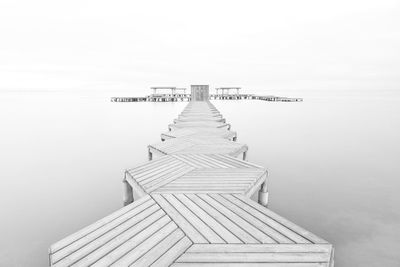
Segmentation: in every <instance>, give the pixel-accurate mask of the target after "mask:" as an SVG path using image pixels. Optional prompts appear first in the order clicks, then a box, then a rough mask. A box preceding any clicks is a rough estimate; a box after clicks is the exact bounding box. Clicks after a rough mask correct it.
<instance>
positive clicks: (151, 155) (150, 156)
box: [149, 148, 153, 160]
mask: <svg viewBox="0 0 400 267" xmlns="http://www.w3.org/2000/svg"><path fill="white" fill-rule="evenodd" d="M149 160H153V153H151V151H150V148H149Z"/></svg>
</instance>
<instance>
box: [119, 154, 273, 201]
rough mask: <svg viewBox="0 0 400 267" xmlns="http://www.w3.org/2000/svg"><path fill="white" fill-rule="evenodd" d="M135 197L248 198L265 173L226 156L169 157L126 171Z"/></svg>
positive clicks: (263, 179) (247, 163) (257, 167)
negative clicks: (215, 195)
mask: <svg viewBox="0 0 400 267" xmlns="http://www.w3.org/2000/svg"><path fill="white" fill-rule="evenodd" d="M126 179H127V182H128V183H129V184H130V185H131V186H132V188H133V190H134V191H135V194H136V195H143V193H142V192H145V193H147V194H150V193H154V192H164V193H165V192H169V193H172V192H176V193H179V192H192V193H193V192H196V193H201V192H215V193H224V192H227V193H228V192H229V193H241V194H244V195H246V196H249V197H250V196H251V195H253V194H254V193H255V191H256V190H257V189H258V188H259V187H260V185H261V184H262V183H264V182H265V181H266V179H267V170H266V169H265V168H262V167H259V166H257V165H254V164H251V163H249V162H246V161H243V160H239V159H236V158H233V157H230V156H227V155H221V154H215V155H203V154H191V155H173V156H163V157H161V158H159V159H155V160H153V161H152V162H151V164H149V163H148V164H145V165H143V166H140V167H137V168H133V169H130V170H127V171H126Z"/></svg>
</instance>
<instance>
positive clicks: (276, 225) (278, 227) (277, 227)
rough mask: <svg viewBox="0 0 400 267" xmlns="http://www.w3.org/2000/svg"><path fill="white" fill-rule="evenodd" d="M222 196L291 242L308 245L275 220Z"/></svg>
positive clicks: (302, 238)
mask: <svg viewBox="0 0 400 267" xmlns="http://www.w3.org/2000/svg"><path fill="white" fill-rule="evenodd" d="M222 196H223V197H225V198H226V199H227V200H229V201H230V202H232V203H234V204H235V205H236V206H238V207H241V208H242V209H243V210H244V211H246V212H247V213H249V214H251V215H252V216H254V217H256V218H257V219H259V220H260V221H262V222H264V223H265V224H267V225H269V226H270V227H272V228H273V229H275V230H276V231H278V232H279V233H281V234H282V235H284V236H286V237H287V238H289V239H290V240H292V241H293V242H295V243H310V241H308V240H307V239H305V238H304V237H302V236H301V235H299V234H297V233H296V232H294V231H292V230H291V229H290V228H287V227H285V226H284V225H282V224H281V223H279V222H277V221H276V220H274V219H272V218H270V217H268V216H267V215H265V214H264V213H261V212H259V211H258V210H256V209H254V208H253V207H252V206H249V205H246V204H244V203H243V202H242V201H240V200H239V199H238V198H236V197H234V196H232V195H228V194H224V195H222Z"/></svg>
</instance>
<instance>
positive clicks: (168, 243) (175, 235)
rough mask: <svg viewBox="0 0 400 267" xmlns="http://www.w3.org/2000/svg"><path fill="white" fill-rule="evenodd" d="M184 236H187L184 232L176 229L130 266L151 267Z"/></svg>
mask: <svg viewBox="0 0 400 267" xmlns="http://www.w3.org/2000/svg"><path fill="white" fill-rule="evenodd" d="M184 236H185V234H184V233H183V232H182V230H180V229H179V228H177V229H175V230H174V231H173V232H172V233H171V234H170V235H168V236H167V237H166V238H164V239H163V240H162V241H161V242H160V243H158V244H156V245H155V246H154V247H152V248H151V249H150V250H149V251H148V252H146V253H145V254H143V255H142V256H141V257H140V258H139V259H138V260H137V261H135V262H134V263H132V264H131V265H130V266H150V265H151V264H153V263H154V262H155V261H156V260H157V259H158V258H159V257H161V256H162V255H163V254H164V253H166V252H167V251H168V250H169V249H170V248H171V247H173V246H174V245H175V244H176V243H178V242H179V241H180V240H181V239H182V238H183V237H184Z"/></svg>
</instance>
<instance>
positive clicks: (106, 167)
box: [0, 93, 400, 267]
mask: <svg viewBox="0 0 400 267" xmlns="http://www.w3.org/2000/svg"><path fill="white" fill-rule="evenodd" d="M109 96H111V95H107V94H86V95H81V94H65V93H19V94H14V93H0V127H1V128H0V205H1V206H0V207H1V209H0V210H1V220H0V266H47V265H48V259H47V249H48V247H49V245H50V244H52V243H54V242H55V241H58V240H59V239H61V238H63V237H65V236H66V235H69V234H71V233H74V232H75V231H77V230H79V229H81V228H82V227H84V226H86V225H88V224H90V223H93V222H94V221H96V220H97V219H99V218H102V217H104V216H106V215H108V214H109V213H111V212H112V211H115V210H116V209H118V208H120V207H121V206H122V183H121V180H122V177H123V170H124V169H126V168H129V167H132V166H134V165H136V164H139V163H141V162H144V161H146V160H147V149H146V147H147V144H150V143H154V142H157V141H159V140H160V133H161V132H163V131H166V130H167V125H168V124H169V123H171V122H172V120H173V119H174V118H175V117H176V116H177V115H178V113H179V112H180V111H181V110H182V109H183V107H184V106H185V105H186V103H111V102H110V101H109ZM295 96H304V97H305V101H304V102H303V103H274V102H263V101H246V100H244V101H214V104H215V106H216V107H217V108H218V109H219V110H220V111H221V112H222V113H223V115H224V116H225V117H226V118H227V120H228V121H229V122H230V123H231V124H232V126H233V127H232V128H233V130H235V131H237V132H238V141H239V142H244V143H247V144H248V145H249V148H250V149H249V153H248V159H249V161H252V162H254V163H257V164H260V165H263V166H265V167H267V168H268V169H269V172H270V179H269V190H270V208H271V209H272V210H274V211H276V212H278V213H279V214H281V215H283V216H285V217H287V218H288V219H290V220H292V221H294V222H295V223H297V224H299V225H301V226H303V227H304V228H306V229H308V230H310V231H312V232H313V233H315V234H318V235H320V236H321V237H323V238H325V239H326V240H328V241H330V242H331V243H333V244H334V246H335V249H336V251H335V253H336V257H335V261H336V266H351V267H354V266H400V253H399V249H400V244H399V243H400V242H399V241H400V194H399V193H398V190H399V185H400V160H399V158H400V142H399V138H400V96H399V95H396V94H376V95H374V94H368V95H362V96H360V94H357V93H354V94H344V93H342V94H340V95H334V94H332V95H331V96H329V97H327V96H318V95H316V94H312V93H309V94H308V95H301V94H300V95H299V94H296V95H295Z"/></svg>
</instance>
